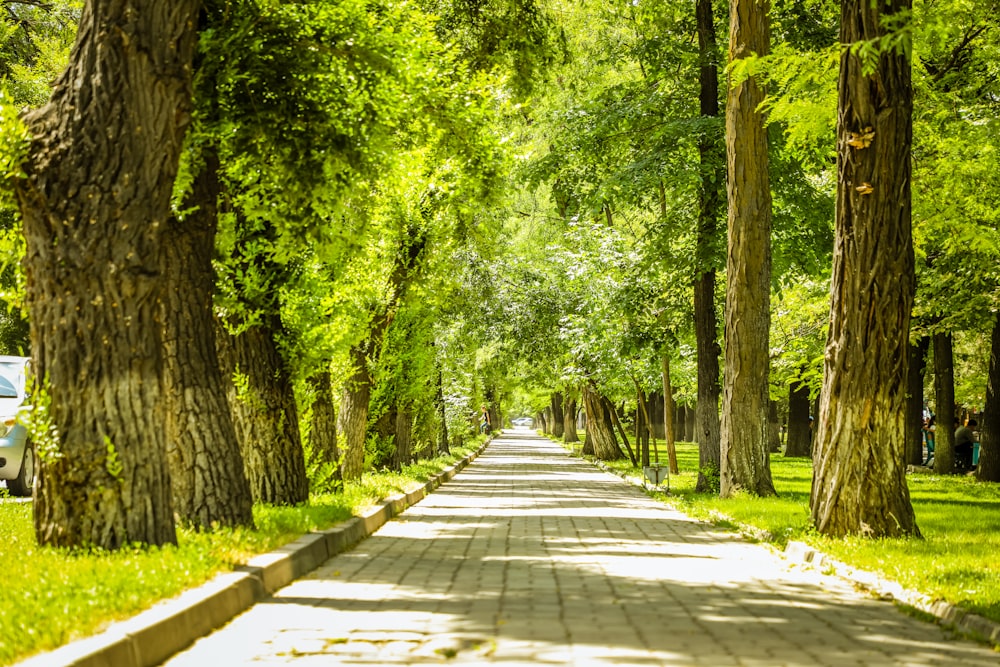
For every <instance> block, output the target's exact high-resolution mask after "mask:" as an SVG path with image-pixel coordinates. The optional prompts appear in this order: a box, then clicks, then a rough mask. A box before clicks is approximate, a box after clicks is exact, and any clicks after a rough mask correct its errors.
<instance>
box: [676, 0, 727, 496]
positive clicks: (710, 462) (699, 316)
mask: <svg viewBox="0 0 1000 667" xmlns="http://www.w3.org/2000/svg"><path fill="white" fill-rule="evenodd" d="M695 11H696V14H697V24H698V56H699V65H700V68H699V83H700V91H699V96H698V97H699V104H700V111H701V116H702V117H703V118H704V119H706V120H707V119H715V118H717V117H718V116H719V49H718V45H717V44H716V39H715V19H714V16H713V13H712V0H698V3H697V5H696V8H695ZM720 135H721V131H717V130H716V125H715V124H714V123H712V124H708V123H706V124H705V129H703V130H702V135H701V137H700V139H699V141H698V154H699V158H700V167H701V185H700V187H699V189H698V234H697V236H698V240H697V243H698V246H697V247H698V250H697V263H696V265H695V281H694V328H695V339H696V341H697V343H696V344H697V348H698V404H697V408H696V413H695V419H696V424H697V426H696V430H697V433H698V482H697V489H698V490H699V491H709V490H712V491H714V490H715V489H710V488H709V487H710V486H711V484H710V479H709V478H708V477H706V476H705V471H706V470H712V471H713V473H712V477H713V478H714V476H715V474H717V473H718V470H719V468H720V466H721V462H720V456H721V453H720V437H721V436H720V432H719V428H720V427H719V395H720V394H721V393H722V387H720V386H719V354H720V352H721V349H720V348H719V333H718V324H717V321H716V312H715V276H716V262H717V261H718V260H717V258H716V257H717V255H718V254H719V250H718V246H719V215H720V212H721V211H722V208H723V205H724V202H723V199H722V183H723V182H724V181H725V177H726V173H725V168H726V163H725V157H724V155H723V151H722V145H723V141H722V137H721V136H720ZM674 472H675V471H674Z"/></svg>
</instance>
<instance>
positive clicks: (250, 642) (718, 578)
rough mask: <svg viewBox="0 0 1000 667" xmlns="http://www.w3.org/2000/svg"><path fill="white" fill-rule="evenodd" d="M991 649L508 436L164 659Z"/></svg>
mask: <svg viewBox="0 0 1000 667" xmlns="http://www.w3.org/2000/svg"><path fill="white" fill-rule="evenodd" d="M998 662H1000V660H998V658H997V654H996V653H994V652H993V651H992V650H991V649H989V648H987V647H984V646H981V645H978V644H976V643H973V642H970V641H965V640H955V639H953V638H951V637H950V636H949V635H948V633H946V632H945V631H943V630H942V629H941V628H939V627H938V626H935V625H932V624H928V623H924V622H921V621H918V620H916V619H914V618H911V617H909V616H906V615H904V614H902V613H900V612H899V611H898V610H896V609H895V607H893V606H892V604H890V603H886V602H881V601H878V600H874V599H872V598H871V597H870V596H866V595H864V594H862V593H858V592H856V591H855V590H854V589H853V587H852V586H851V585H850V584H848V583H846V582H844V581H843V580H840V579H837V578H834V577H830V576H827V575H823V574H822V573H820V572H818V571H816V570H815V569H810V568H803V567H800V566H798V565H796V564H794V563H791V562H789V561H787V560H785V559H783V558H781V557H780V556H778V555H776V554H774V553H773V552H772V551H771V550H770V549H768V548H766V547H764V546H760V545H755V544H750V543H747V542H745V541H743V540H741V539H740V538H739V537H738V536H735V535H732V534H729V533H724V532H722V531H720V530H718V529H716V528H714V527H712V526H710V525H707V524H704V523H701V522H698V521H694V520H692V519H690V518H689V517H687V516H684V515H682V514H680V513H679V512H677V511H674V510H672V509H670V508H667V507H665V506H663V505H660V504H658V503H656V502H654V501H653V500H651V499H650V498H648V497H647V496H645V495H644V494H642V493H641V492H640V491H638V490H636V489H634V488H633V487H630V486H628V485H626V484H625V483H623V482H622V481H621V480H619V479H618V478H617V477H614V476H612V475H609V474H606V473H604V472H602V471H600V470H598V469H597V468H594V467H593V466H591V465H589V464H587V463H586V462H583V461H581V460H579V459H574V458H572V457H570V456H568V455H567V454H566V452H565V451H564V450H562V449H561V448H560V447H558V446H557V445H555V444H553V443H551V442H549V441H547V440H544V439H541V438H537V437H531V436H522V435H520V434H516V435H515V436H506V435H505V436H504V437H503V438H500V439H498V440H496V441H494V443H493V444H492V445H491V446H490V447H489V448H488V449H487V450H486V451H485V452H484V453H483V454H482V455H481V456H480V457H479V458H477V459H476V460H475V461H474V462H473V463H472V464H471V465H469V466H468V467H467V468H465V469H464V470H463V471H461V472H460V473H459V474H458V475H457V476H456V477H455V478H454V479H453V480H452V481H450V482H448V483H447V484H445V485H443V486H441V487H440V488H438V489H437V490H435V491H434V493H431V494H429V495H428V496H427V497H426V498H424V499H423V500H422V501H421V502H420V503H419V504H418V505H415V506H413V507H411V508H409V509H408V510H406V511H405V512H404V513H403V514H401V515H400V516H398V517H397V518H396V519H394V520H392V521H390V522H389V523H387V524H386V525H385V526H384V527H383V528H382V529H380V530H379V531H378V532H376V533H375V534H374V535H373V536H372V537H370V538H368V539H367V540H365V541H364V542H362V543H360V544H359V545H357V546H356V547H355V548H354V549H352V550H351V551H350V552H347V553H344V554H341V555H338V556H335V557H333V558H331V559H330V560H329V561H327V562H326V563H325V564H323V565H322V566H320V567H319V568H318V569H316V570H315V571H314V572H313V573H312V574H311V575H309V576H307V577H305V578H302V579H299V580H297V581H295V582H293V583H292V584H290V585H289V586H287V587H285V588H283V589H281V590H279V591H277V592H276V593H275V594H274V595H273V596H272V597H271V598H269V599H267V600H266V601H264V602H263V603H260V604H257V605H256V606H254V607H253V608H252V609H250V610H249V611H247V612H246V613H244V614H243V615H241V616H239V617H237V618H236V619H234V620H233V621H232V622H231V623H230V624H229V625H228V626H227V627H225V628H223V629H222V630H220V631H218V632H216V633H215V634H213V635H211V636H209V637H206V638H204V639H202V640H200V641H198V642H197V643H196V644H195V645H194V646H192V647H191V648H190V649H189V650H187V651H185V652H183V653H181V654H178V655H177V656H175V657H174V658H172V659H171V660H169V661H168V662H167V663H165V664H166V665H168V666H169V667H189V666H197V667H202V666H204V665H213V664H218V665H241V664H248V663H252V664H255V665H288V664H292V665H297V666H298V667H309V666H311V665H330V664H371V665H409V664H413V665H419V664H448V665H453V666H455V667H461V666H466V665H482V664H501V665H510V666H513V665H525V666H527V665H584V666H586V665H594V666H598V665H633V666H640V665H669V666H685V665H690V666H698V665H711V666H712V667H724V666H727V665H733V666H741V667H757V666H761V667H765V666H766V667H779V666H782V665H784V666H791V667H798V666H802V667H807V666H808V667H814V666H815V665H852V666H854V665H880V666H881V665H886V666H888V665H892V666H899V665H921V666H923V665H969V666H972V667H977V666H985V665H991V666H995V665H997V664H998Z"/></svg>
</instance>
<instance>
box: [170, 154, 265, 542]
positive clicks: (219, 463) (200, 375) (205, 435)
mask: <svg viewBox="0 0 1000 667" xmlns="http://www.w3.org/2000/svg"><path fill="white" fill-rule="evenodd" d="M217 169H218V160H217V159H216V157H215V154H214V152H209V154H208V155H206V156H205V166H204V168H203V169H202V170H201V173H200V174H198V176H197V177H196V178H195V180H194V182H193V184H192V186H191V191H190V193H189V194H188V197H187V198H186V200H185V202H184V207H183V208H184V209H186V210H189V211H191V212H190V213H188V214H187V215H185V216H183V217H182V218H178V217H173V216H172V217H171V218H170V219H169V221H168V230H169V232H170V233H169V234H168V235H167V237H166V238H165V239H164V240H165V243H164V254H163V259H164V268H163V275H164V278H165V279H166V281H167V283H168V284H169V285H170V288H169V289H166V290H164V291H163V293H162V303H163V320H162V321H163V332H164V333H163V350H164V352H163V354H164V366H163V406H164V410H165V411H166V415H167V420H166V429H165V435H166V440H167V444H166V446H167V457H168V459H169V461H170V480H171V485H172V489H173V504H174V512H175V513H176V514H177V516H178V517H179V518H180V520H181V521H183V522H185V523H189V524H192V525H194V526H197V527H199V528H209V527H211V526H213V525H220V526H252V525H253V512H252V510H253V500H252V498H251V494H250V486H249V484H248V482H247V478H246V475H245V473H244V469H243V457H242V454H241V453H240V447H239V440H238V438H237V436H236V427H235V426H234V425H233V416H232V413H231V412H230V409H229V404H228V402H227V399H226V383H225V382H224V381H223V377H222V372H221V371H220V369H219V359H218V355H217V352H216V347H215V317H214V314H213V310H212V293H213V292H214V290H215V272H214V270H213V269H212V259H213V255H214V250H215V231H216V223H217V218H218V216H217V206H216V201H217V198H218V196H219V190H220V189H219V182H218V175H217Z"/></svg>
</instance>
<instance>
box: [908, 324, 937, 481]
mask: <svg viewBox="0 0 1000 667" xmlns="http://www.w3.org/2000/svg"><path fill="white" fill-rule="evenodd" d="M930 343H931V339H930V337H929V336H921V337H920V339H919V340H918V341H917V342H916V344H911V345H910V363H909V366H908V370H907V376H906V459H905V463H906V464H907V465H915V466H918V465H921V464H923V462H924V431H923V420H924V417H923V414H924V371H925V370H926V368H927V350H928V348H929V347H930Z"/></svg>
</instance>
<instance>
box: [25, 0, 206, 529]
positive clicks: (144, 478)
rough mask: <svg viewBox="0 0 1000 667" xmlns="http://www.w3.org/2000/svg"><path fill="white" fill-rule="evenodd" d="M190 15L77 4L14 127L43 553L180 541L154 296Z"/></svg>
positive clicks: (185, 84)
mask: <svg viewBox="0 0 1000 667" xmlns="http://www.w3.org/2000/svg"><path fill="white" fill-rule="evenodd" d="M199 7H200V3H198V2H195V1H194V0H178V1H177V2H170V3H163V2H151V1H150V0H132V1H129V2H125V1H124V0H108V1H106V2H93V1H91V2H88V3H86V5H85V6H84V8H83V12H82V14H81V17H80V22H79V26H78V33H77V41H76V45H75V46H74V48H73V52H72V53H71V55H70V64H69V67H68V68H67V70H66V71H65V72H64V73H63V75H62V76H61V77H60V78H59V80H58V81H57V82H56V85H55V88H54V89H53V92H52V98H51V100H50V101H49V103H48V104H47V105H45V106H44V107H42V108H41V109H39V110H37V111H35V112H32V113H30V114H28V115H27V116H26V118H25V121H26V124H27V128H28V131H29V133H30V135H31V137H32V138H31V143H30V145H29V147H28V153H27V158H26V160H25V162H24V163H23V164H22V165H21V166H22V168H23V172H24V176H23V178H19V179H17V180H16V181H15V182H14V187H15V194H16V198H17V201H18V205H19V207H20V210H21V215H22V217H23V222H24V235H25V239H26V242H27V250H26V254H25V259H24V268H25V273H26V276H27V283H26V289H27V304H28V310H29V314H30V317H29V319H30V321H31V339H32V354H33V357H34V360H33V364H34V369H33V370H34V372H35V375H36V377H38V378H42V379H43V381H44V382H45V383H46V389H47V394H48V398H49V399H50V400H49V404H48V406H47V407H48V413H47V418H48V420H49V422H50V425H51V428H52V432H53V433H54V435H55V438H56V441H55V442H53V443H35V444H36V445H38V446H39V464H40V469H39V475H38V482H37V486H36V488H35V494H36V495H35V498H36V500H35V503H34V516H35V531H36V535H37V538H38V541H39V542H40V543H41V544H44V545H51V546H65V547H100V548H104V549H117V548H119V547H121V546H124V545H131V544H136V543H142V544H167V543H173V542H176V533H175V529H174V513H173V509H172V506H171V490H170V477H169V472H168V461H167V455H166V428H165V414H164V410H163V402H162V396H161V393H160V392H161V387H160V374H161V371H162V353H161V349H162V341H161V323H160V305H159V303H158V296H159V295H158V292H159V291H160V290H161V288H162V287H163V276H162V274H161V272H160V250H161V245H162V240H163V235H164V234H165V233H166V231H167V220H168V219H169V217H170V197H171V194H172V190H173V183H174V177H175V175H176V174H177V165H178V161H179V158H180V153H181V147H182V143H183V140H184V133H185V130H186V128H187V125H188V123H189V121H190V115H191V72H192V64H193V56H194V47H195V43H196V39H197V33H196V27H197V22H198V10H199ZM47 445H50V446H47Z"/></svg>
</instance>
